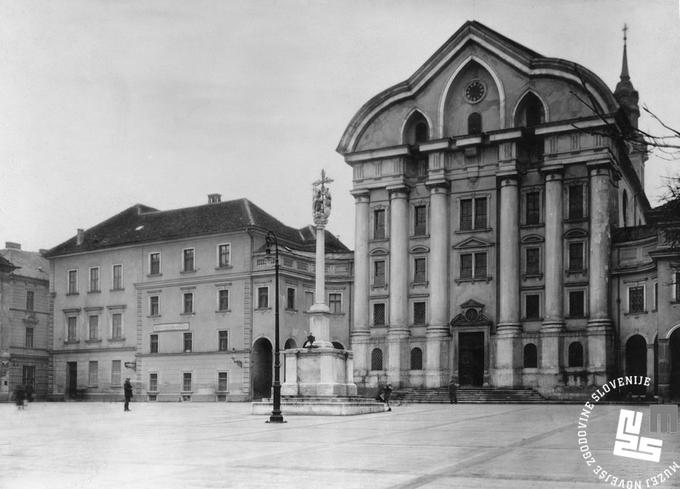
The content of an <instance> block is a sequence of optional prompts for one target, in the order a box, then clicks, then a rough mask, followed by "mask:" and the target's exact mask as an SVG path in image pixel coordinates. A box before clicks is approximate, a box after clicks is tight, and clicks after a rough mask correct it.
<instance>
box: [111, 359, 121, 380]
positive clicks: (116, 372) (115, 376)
mask: <svg viewBox="0 0 680 489" xmlns="http://www.w3.org/2000/svg"><path fill="white" fill-rule="evenodd" d="M111 385H112V386H119V385H120V360H111Z"/></svg>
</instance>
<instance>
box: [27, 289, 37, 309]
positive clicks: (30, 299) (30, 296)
mask: <svg viewBox="0 0 680 489" xmlns="http://www.w3.org/2000/svg"><path fill="white" fill-rule="evenodd" d="M34 308H35V295H34V292H33V291H32V290H27V291H26V310H27V311H33V309H34Z"/></svg>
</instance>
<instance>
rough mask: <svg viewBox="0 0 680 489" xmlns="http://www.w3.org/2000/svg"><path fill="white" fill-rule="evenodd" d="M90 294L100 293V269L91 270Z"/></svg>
mask: <svg viewBox="0 0 680 489" xmlns="http://www.w3.org/2000/svg"><path fill="white" fill-rule="evenodd" d="M90 292H100V289H99V267H92V268H90Z"/></svg>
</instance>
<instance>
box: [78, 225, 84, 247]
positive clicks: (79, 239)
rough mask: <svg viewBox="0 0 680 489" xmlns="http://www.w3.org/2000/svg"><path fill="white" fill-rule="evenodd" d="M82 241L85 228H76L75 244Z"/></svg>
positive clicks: (80, 243) (79, 243)
mask: <svg viewBox="0 0 680 489" xmlns="http://www.w3.org/2000/svg"><path fill="white" fill-rule="evenodd" d="M83 241H85V230H84V229H80V228H78V233H77V234H76V245H78V246H80V245H82V244H83Z"/></svg>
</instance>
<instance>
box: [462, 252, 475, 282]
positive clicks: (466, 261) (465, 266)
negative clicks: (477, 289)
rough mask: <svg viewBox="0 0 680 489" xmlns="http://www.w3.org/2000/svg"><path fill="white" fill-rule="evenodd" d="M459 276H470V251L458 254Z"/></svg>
mask: <svg viewBox="0 0 680 489" xmlns="http://www.w3.org/2000/svg"><path fill="white" fill-rule="evenodd" d="M460 278H472V253H464V254H462V255H460Z"/></svg>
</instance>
